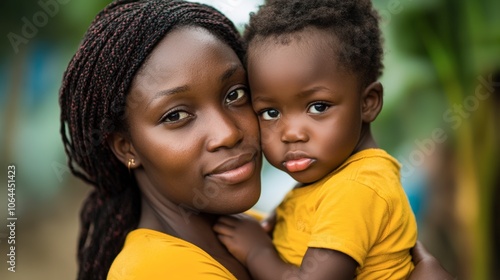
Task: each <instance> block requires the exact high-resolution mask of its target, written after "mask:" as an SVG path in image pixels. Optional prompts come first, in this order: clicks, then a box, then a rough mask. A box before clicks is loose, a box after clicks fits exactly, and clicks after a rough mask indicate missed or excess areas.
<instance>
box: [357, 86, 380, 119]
mask: <svg viewBox="0 0 500 280" xmlns="http://www.w3.org/2000/svg"><path fill="white" fill-rule="evenodd" d="M383 101H384V88H383V87H382V84H381V83H380V82H373V83H371V84H370V85H369V86H367V87H366V88H365V90H364V91H363V93H362V94H361V116H362V119H363V122H365V123H371V122H373V121H374V120H375V119H376V118H377V116H378V114H379V113H380V111H381V110H382V104H383Z"/></svg>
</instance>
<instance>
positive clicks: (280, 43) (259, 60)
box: [247, 28, 349, 69]
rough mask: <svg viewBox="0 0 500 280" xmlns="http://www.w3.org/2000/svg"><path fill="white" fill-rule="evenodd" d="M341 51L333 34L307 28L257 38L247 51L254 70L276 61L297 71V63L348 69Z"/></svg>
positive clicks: (324, 30)
mask: <svg viewBox="0 0 500 280" xmlns="http://www.w3.org/2000/svg"><path fill="white" fill-rule="evenodd" d="M342 47H343V46H341V45H340V44H339V43H338V39H337V37H336V36H335V34H333V32H332V31H330V30H327V29H318V28H304V29H302V30H299V31H296V32H293V33H289V34H280V35H271V36H267V37H265V38H264V37H260V38H255V39H254V40H252V42H251V43H250V45H249V47H248V57H247V64H248V66H250V65H253V66H255V64H269V63H270V62H271V61H273V62H275V63H280V64H281V63H283V64H285V65H289V66H291V67H296V65H294V63H301V62H305V61H307V62H310V61H314V63H321V64H332V65H335V67H336V68H337V67H339V68H342V69H348V68H349V67H348V66H347V65H342V64H340V62H341V61H340V60H339V54H340V52H339V50H340V48H342ZM311 63H312V62H311Z"/></svg>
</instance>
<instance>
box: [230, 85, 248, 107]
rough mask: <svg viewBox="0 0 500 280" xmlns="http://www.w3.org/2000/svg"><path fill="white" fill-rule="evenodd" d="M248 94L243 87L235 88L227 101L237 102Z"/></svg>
mask: <svg viewBox="0 0 500 280" xmlns="http://www.w3.org/2000/svg"><path fill="white" fill-rule="evenodd" d="M246 94H247V92H246V90H245V89H243V88H239V89H236V90H233V91H231V92H230V93H229V94H228V95H227V96H226V103H227V104H231V103H233V102H236V101H238V100H240V99H241V98H243V97H245V96H246Z"/></svg>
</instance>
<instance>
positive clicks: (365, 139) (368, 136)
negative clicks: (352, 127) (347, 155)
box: [351, 124, 378, 155]
mask: <svg viewBox="0 0 500 280" xmlns="http://www.w3.org/2000/svg"><path fill="white" fill-rule="evenodd" d="M376 148H378V145H377V142H376V141H375V138H373V135H372V132H371V129H370V124H363V126H362V127H361V136H360V137H359V141H358V144H357V145H356V147H355V148H354V150H353V151H352V154H351V155H354V154H355V153H358V152H361V151H363V150H366V149H376Z"/></svg>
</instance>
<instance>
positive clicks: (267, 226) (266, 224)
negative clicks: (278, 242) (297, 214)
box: [260, 212, 276, 233]
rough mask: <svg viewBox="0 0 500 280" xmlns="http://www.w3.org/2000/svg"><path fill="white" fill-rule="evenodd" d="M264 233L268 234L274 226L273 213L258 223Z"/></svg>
mask: <svg viewBox="0 0 500 280" xmlns="http://www.w3.org/2000/svg"><path fill="white" fill-rule="evenodd" d="M260 225H261V226H262V228H263V229H264V231H265V232H267V233H270V232H272V231H273V230H274V226H275V225H276V214H275V213H274V212H273V213H271V215H270V216H269V217H267V218H266V219H265V220H264V221H262V222H261V223H260Z"/></svg>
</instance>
